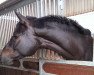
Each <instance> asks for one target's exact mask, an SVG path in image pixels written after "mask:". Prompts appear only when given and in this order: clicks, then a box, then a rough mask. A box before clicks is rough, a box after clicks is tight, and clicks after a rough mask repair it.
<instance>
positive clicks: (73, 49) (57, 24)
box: [1, 12, 93, 65]
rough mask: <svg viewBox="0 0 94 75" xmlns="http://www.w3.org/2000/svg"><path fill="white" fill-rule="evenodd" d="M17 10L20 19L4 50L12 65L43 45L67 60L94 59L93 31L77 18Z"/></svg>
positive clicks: (2, 57)
mask: <svg viewBox="0 0 94 75" xmlns="http://www.w3.org/2000/svg"><path fill="white" fill-rule="evenodd" d="M15 13H16V15H17V17H18V19H19V22H18V23H17V25H16V28H15V30H14V33H13V36H12V37H11V39H10V41H9V42H8V43H7V44H6V45H5V47H4V48H3V50H2V53H1V61H2V63H3V64H7V65H10V64H12V61H13V60H18V59H21V58H23V57H26V56H31V55H33V54H34V53H35V52H36V51H37V50H38V49H41V48H46V49H51V50H53V51H55V52H57V53H58V54H59V55H62V56H63V57H64V58H65V59H66V60H83V61H92V58H93V40H92V37H91V32H90V31H89V30H88V29H85V28H83V27H82V26H80V25H79V24H78V23H77V22H76V21H73V20H71V19H69V18H66V17H61V16H55V15H53V16H51V15H50V16H45V17H42V18H36V17H31V16H28V17H24V16H23V15H21V14H20V13H17V12H15Z"/></svg>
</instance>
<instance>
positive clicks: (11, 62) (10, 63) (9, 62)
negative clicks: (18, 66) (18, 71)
mask: <svg viewBox="0 0 94 75" xmlns="http://www.w3.org/2000/svg"><path fill="white" fill-rule="evenodd" d="M2 64H3V65H13V60H12V59H11V60H10V61H2Z"/></svg>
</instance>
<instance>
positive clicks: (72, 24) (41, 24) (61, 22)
mask: <svg viewBox="0 0 94 75" xmlns="http://www.w3.org/2000/svg"><path fill="white" fill-rule="evenodd" d="M46 22H57V23H59V24H58V25H67V26H68V27H74V28H75V31H77V32H79V33H80V34H84V35H90V36H91V32H90V30H89V29H85V28H83V27H82V26H81V25H80V24H79V23H78V22H76V21H74V20H72V19H69V18H66V17H61V16H57V15H49V16H45V17H41V18H37V19H36V20H35V27H37V28H44V26H45V24H44V23H46ZM75 31H74V32H75Z"/></svg>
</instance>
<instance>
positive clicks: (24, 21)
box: [15, 11, 29, 27]
mask: <svg viewBox="0 0 94 75" xmlns="http://www.w3.org/2000/svg"><path fill="white" fill-rule="evenodd" d="M15 14H16V16H17V17H18V19H19V20H20V22H21V23H22V24H23V25H25V26H26V27H28V26H29V20H28V19H27V18H26V17H25V16H23V15H22V14H20V13H18V12H16V11H15Z"/></svg>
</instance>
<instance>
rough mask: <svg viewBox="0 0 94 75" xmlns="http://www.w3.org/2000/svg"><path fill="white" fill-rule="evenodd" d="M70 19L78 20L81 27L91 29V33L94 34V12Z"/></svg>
mask: <svg viewBox="0 0 94 75" xmlns="http://www.w3.org/2000/svg"><path fill="white" fill-rule="evenodd" d="M69 18H71V19H74V20H76V21H77V22H78V23H79V24H80V25H82V26H83V27H85V28H87V29H90V31H91V33H92V34H94V12H89V13H85V14H80V15H76V16H71V17H69Z"/></svg>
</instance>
